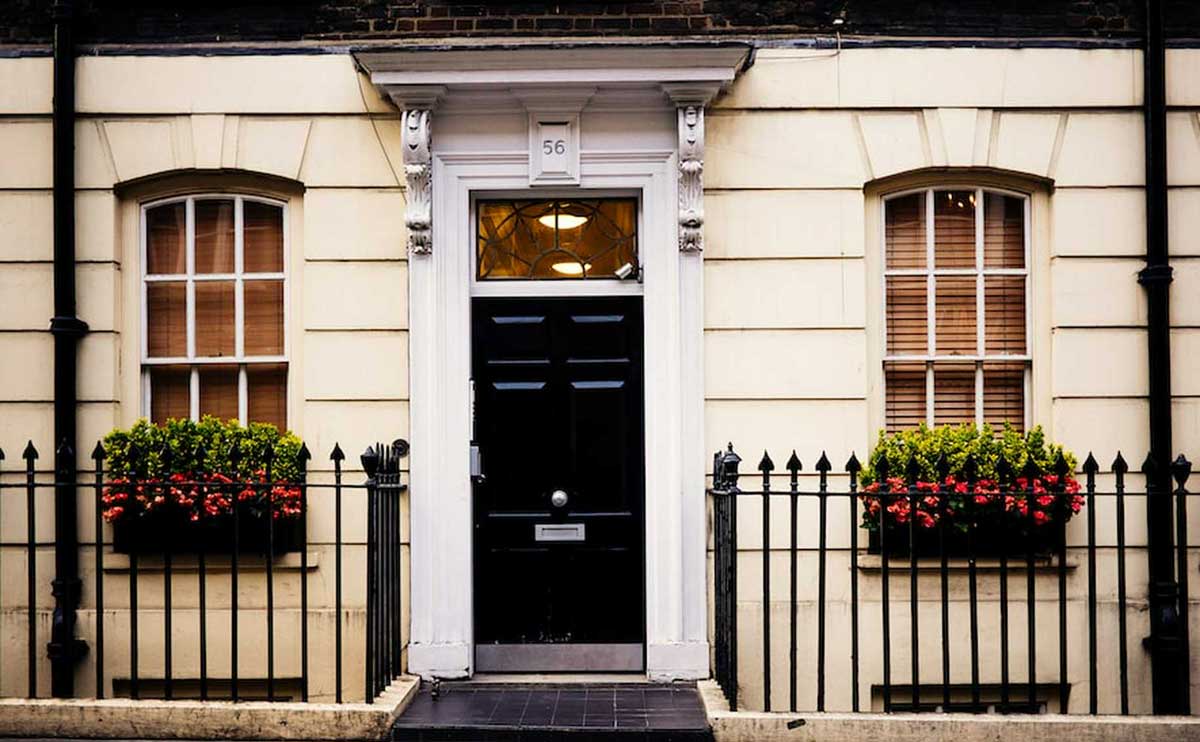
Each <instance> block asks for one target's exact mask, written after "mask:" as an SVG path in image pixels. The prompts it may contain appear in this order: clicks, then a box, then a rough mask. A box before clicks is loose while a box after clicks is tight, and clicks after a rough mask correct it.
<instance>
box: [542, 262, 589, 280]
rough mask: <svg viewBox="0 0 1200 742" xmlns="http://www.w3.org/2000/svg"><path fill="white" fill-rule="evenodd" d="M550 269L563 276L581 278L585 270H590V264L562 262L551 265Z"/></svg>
mask: <svg viewBox="0 0 1200 742" xmlns="http://www.w3.org/2000/svg"><path fill="white" fill-rule="evenodd" d="M550 268H551V269H553V270H554V271H556V272H558V273H561V274H563V275H564V276H581V275H583V272H584V271H585V270H589V271H590V270H591V269H592V264H591V263H579V262H577V261H573V260H572V261H564V262H562V263H552V264H551V265H550Z"/></svg>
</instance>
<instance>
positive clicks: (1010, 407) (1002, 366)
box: [983, 363, 1026, 431]
mask: <svg viewBox="0 0 1200 742" xmlns="http://www.w3.org/2000/svg"><path fill="white" fill-rule="evenodd" d="M1025 368H1026V365H1025V364H1024V363H985V364H983V421H984V422H985V423H987V424H989V425H991V426H992V427H993V428H994V429H996V430H1000V429H1001V428H1003V427H1004V423H1005V422H1008V423H1009V424H1011V425H1012V426H1013V427H1014V428H1016V429H1017V430H1021V431H1024V429H1025Z"/></svg>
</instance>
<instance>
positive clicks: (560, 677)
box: [443, 672, 651, 686]
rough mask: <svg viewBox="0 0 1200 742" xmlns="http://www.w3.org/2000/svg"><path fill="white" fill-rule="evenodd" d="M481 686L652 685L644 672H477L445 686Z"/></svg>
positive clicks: (444, 682) (447, 682) (445, 682)
mask: <svg viewBox="0 0 1200 742" xmlns="http://www.w3.org/2000/svg"><path fill="white" fill-rule="evenodd" d="M450 682H453V683H454V684H460V683H461V684H463V685H471V686H479V685H650V684H651V681H650V679H649V678H647V677H646V674H645V673H642V672H477V673H475V674H474V675H473V676H472V677H471V678H470V679H467V680H455V681H443V684H449V683H450Z"/></svg>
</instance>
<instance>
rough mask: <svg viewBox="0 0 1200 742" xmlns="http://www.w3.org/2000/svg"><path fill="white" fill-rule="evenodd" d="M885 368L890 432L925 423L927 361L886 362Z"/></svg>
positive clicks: (888, 427)
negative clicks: (925, 362)
mask: <svg viewBox="0 0 1200 742" xmlns="http://www.w3.org/2000/svg"><path fill="white" fill-rule="evenodd" d="M883 370H884V375H885V377H886V378H885V379H884V388H885V389H886V393H887V401H886V404H887V429H888V432H889V433H894V432H896V431H897V430H907V429H909V428H915V427H917V426H918V425H920V424H921V423H923V422H925V364H924V363H885V364H884V365H883Z"/></svg>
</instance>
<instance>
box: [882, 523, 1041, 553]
mask: <svg viewBox="0 0 1200 742" xmlns="http://www.w3.org/2000/svg"><path fill="white" fill-rule="evenodd" d="M1061 532H1062V526H1061V525H1049V526H1045V527H1041V528H1037V529H1035V530H1034V531H1033V532H1032V533H1028V532H1027V531H1025V530H1022V529H1018V528H1016V527H1008V528H1006V527H1005V526H1004V525H1003V524H999V523H997V524H986V525H977V526H976V527H975V532H974V533H973V534H971V543H970V544H969V545H968V543H967V534H966V533H964V532H963V531H961V530H959V529H957V528H947V529H946V533H945V550H946V556H948V557H953V558H964V557H966V556H968V555H971V554H972V553H973V554H974V556H975V557H976V558H977V559H991V558H996V557H1002V556H1004V557H1008V558H1009V559H1023V558H1024V557H1025V556H1026V555H1027V554H1028V553H1029V547H1030V546H1032V547H1033V554H1034V556H1035V557H1037V558H1039V559H1042V558H1046V557H1050V556H1053V555H1054V554H1055V553H1057V551H1058V541H1059V534H1060V533H1061ZM911 535H912V534H911V532H910V531H909V529H908V528H906V527H903V526H901V527H894V528H889V529H888V530H887V550H888V558H889V559H892V558H897V557H904V558H908V557H909V556H910V554H911V552H910V544H911V538H910V537H911ZM915 535H916V553H917V557H918V558H920V559H937V558H939V557H940V556H941V554H942V551H941V548H942V545H941V542H939V540H938V530H937V529H936V528H920V529H917V530H916V533H915ZM867 553H869V554H879V553H880V548H879V531H878V530H874V531H871V533H870V536H869V538H868V544H867Z"/></svg>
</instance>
